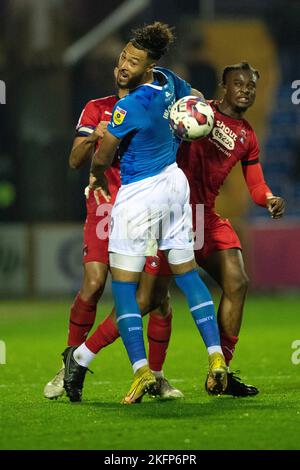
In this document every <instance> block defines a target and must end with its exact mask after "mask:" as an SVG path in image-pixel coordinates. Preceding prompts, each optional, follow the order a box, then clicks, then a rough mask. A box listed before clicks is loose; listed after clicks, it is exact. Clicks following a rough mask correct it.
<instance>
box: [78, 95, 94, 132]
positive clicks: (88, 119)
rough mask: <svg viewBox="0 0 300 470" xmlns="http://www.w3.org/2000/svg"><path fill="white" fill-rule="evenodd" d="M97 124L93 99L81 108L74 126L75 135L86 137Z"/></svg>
mask: <svg viewBox="0 0 300 470" xmlns="http://www.w3.org/2000/svg"><path fill="white" fill-rule="evenodd" d="M98 124H99V116H98V113H97V112H96V109H95V106H94V104H93V101H89V102H88V103H87V104H86V106H85V108H84V109H83V111H82V113H81V115H80V118H79V120H78V123H77V126H76V137H86V136H88V135H90V134H92V133H93V132H94V130H95V128H96V127H97V125H98Z"/></svg>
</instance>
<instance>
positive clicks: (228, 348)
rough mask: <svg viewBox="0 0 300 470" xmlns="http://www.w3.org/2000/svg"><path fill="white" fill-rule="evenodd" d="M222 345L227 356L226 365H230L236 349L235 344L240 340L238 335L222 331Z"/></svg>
mask: <svg viewBox="0 0 300 470" xmlns="http://www.w3.org/2000/svg"><path fill="white" fill-rule="evenodd" d="M220 336H221V347H222V351H223V354H224V357H225V362H226V365H227V366H229V363H230V361H231V359H232V357H233V353H234V350H235V345H236V343H237V342H238V339H239V338H238V336H229V335H225V334H224V333H221V335H220Z"/></svg>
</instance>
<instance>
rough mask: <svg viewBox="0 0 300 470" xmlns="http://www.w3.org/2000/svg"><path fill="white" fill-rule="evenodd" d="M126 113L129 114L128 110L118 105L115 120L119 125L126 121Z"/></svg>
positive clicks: (114, 115)
mask: <svg viewBox="0 0 300 470" xmlns="http://www.w3.org/2000/svg"><path fill="white" fill-rule="evenodd" d="M126 114H127V111H125V109H122V108H120V106H117V107H116V109H115V110H114V114H113V122H114V123H115V124H116V125H117V126H119V125H120V124H122V122H123V121H124V118H125V116H126Z"/></svg>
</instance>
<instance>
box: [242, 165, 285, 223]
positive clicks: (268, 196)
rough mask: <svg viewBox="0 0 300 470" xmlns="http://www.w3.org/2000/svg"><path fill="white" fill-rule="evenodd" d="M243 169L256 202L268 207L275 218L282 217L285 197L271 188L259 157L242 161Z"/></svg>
mask: <svg viewBox="0 0 300 470" xmlns="http://www.w3.org/2000/svg"><path fill="white" fill-rule="evenodd" d="M242 169H243V174H244V178H245V181H246V184H247V186H248V189H249V192H250V195H251V197H252V199H253V201H254V202H255V204H257V205H259V206H262V207H266V208H267V209H268V211H269V212H270V214H271V217H272V218H273V219H279V218H280V217H282V216H283V214H284V209H285V202H284V199H283V198H282V197H279V196H274V195H273V194H272V191H271V189H270V188H269V187H268V186H267V184H266V182H265V179H264V174H263V170H262V167H261V164H260V163H259V160H258V158H257V159H256V160H250V161H245V162H242Z"/></svg>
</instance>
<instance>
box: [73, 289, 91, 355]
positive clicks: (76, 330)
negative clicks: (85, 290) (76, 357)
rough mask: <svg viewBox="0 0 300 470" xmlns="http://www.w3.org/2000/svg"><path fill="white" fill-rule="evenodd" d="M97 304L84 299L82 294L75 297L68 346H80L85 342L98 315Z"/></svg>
mask: <svg viewBox="0 0 300 470" xmlns="http://www.w3.org/2000/svg"><path fill="white" fill-rule="evenodd" d="M96 309H97V304H94V303H90V302H86V301H85V300H82V298H81V297H80V294H77V296H76V297H75V300H74V303H73V305H72V307H71V314H70V322H69V336H68V346H79V345H80V344H82V343H84V341H85V340H86V337H87V335H88V333H89V331H90V330H91V329H92V327H93V325H94V322H95V317H96Z"/></svg>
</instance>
